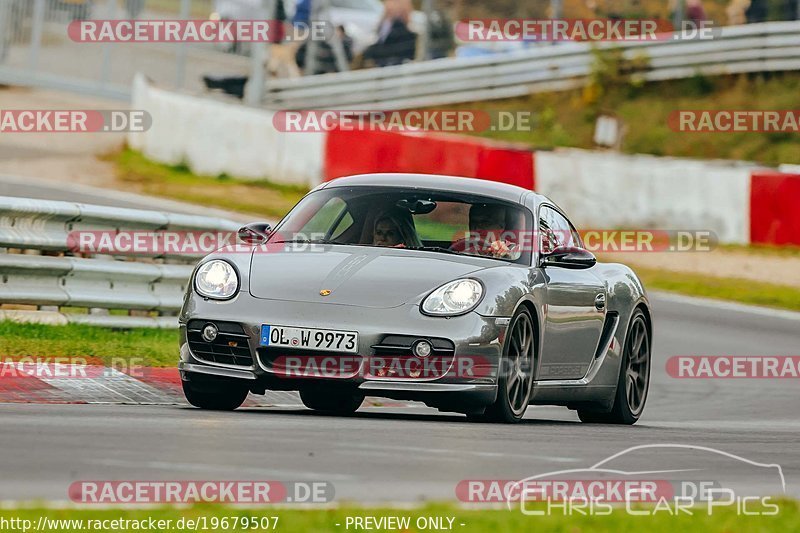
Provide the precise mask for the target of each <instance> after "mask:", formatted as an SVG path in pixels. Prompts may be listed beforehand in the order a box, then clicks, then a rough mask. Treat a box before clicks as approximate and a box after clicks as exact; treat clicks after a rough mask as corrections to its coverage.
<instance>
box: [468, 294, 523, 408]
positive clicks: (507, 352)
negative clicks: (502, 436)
mask: <svg viewBox="0 0 800 533" xmlns="http://www.w3.org/2000/svg"><path fill="white" fill-rule="evenodd" d="M534 331H535V330H534V326H533V319H532V318H531V314H530V312H529V311H528V310H527V309H525V308H524V307H523V308H521V309H520V310H519V311H517V314H516V315H514V318H512V319H511V324H509V326H508V333H507V334H506V341H505V345H504V349H503V358H502V360H501V361H500V375H499V376H498V379H497V400H495V402H494V403H493V404H492V405H490V406H489V407H487V408H486V412H485V413H484V414H482V415H477V416H476V415H468V418H469V419H470V420H475V421H488V422H502V423H506V424H513V423H516V422H519V421H520V420H522V417H523V416H525V411H526V410H527V409H528V402H529V401H530V399H531V394H532V393H533V374H534V368H535V361H536V356H535V354H536V335H535V334H534Z"/></svg>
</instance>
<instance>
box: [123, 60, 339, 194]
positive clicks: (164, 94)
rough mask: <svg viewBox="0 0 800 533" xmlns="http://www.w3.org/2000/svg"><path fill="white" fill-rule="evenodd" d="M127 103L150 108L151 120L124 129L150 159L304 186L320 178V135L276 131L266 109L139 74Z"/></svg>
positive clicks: (134, 145)
mask: <svg viewBox="0 0 800 533" xmlns="http://www.w3.org/2000/svg"><path fill="white" fill-rule="evenodd" d="M131 108H132V109H142V110H145V111H147V112H149V113H150V115H151V116H152V119H153V123H152V126H151V128H150V129H149V130H148V131H146V132H142V133H131V134H129V136H128V144H129V145H130V146H131V148H134V149H136V150H139V151H141V152H142V153H143V154H144V155H146V156H147V157H148V158H150V159H152V160H154V161H159V162H161V163H166V164H172V165H174V164H179V163H186V165H188V167H189V168H190V169H191V170H192V171H193V172H194V173H196V174H200V175H207V176H217V175H220V174H223V173H225V174H228V175H231V176H236V177H240V178H252V179H269V180H270V181H274V182H276V183H285V184H296V185H305V186H308V187H313V186H315V185H317V184H319V183H320V181H321V179H322V161H323V149H324V143H325V135H324V134H322V133H283V132H279V131H277V130H276V129H275V126H274V125H273V122H272V120H273V115H274V113H272V112H270V111H267V110H263V109H256V108H252V107H247V106H244V105H242V104H239V103H228V102H223V101H218V100H213V99H209V98H202V97H195V96H188V95H184V94H179V93H173V92H169V91H165V90H162V89H158V88H156V87H152V86H150V85H149V84H148V83H147V81H146V80H145V79H144V77H143V76H137V78H136V80H135V81H134V85H133V102H132V105H131Z"/></svg>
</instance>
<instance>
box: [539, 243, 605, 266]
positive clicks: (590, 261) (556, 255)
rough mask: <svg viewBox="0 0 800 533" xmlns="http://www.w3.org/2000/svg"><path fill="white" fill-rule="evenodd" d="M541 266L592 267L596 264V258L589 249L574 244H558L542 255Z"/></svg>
mask: <svg viewBox="0 0 800 533" xmlns="http://www.w3.org/2000/svg"><path fill="white" fill-rule="evenodd" d="M541 263H542V266H543V267H549V266H550V267H561V268H572V269H581V268H592V267H593V266H594V265H596V264H597V258H596V257H595V256H594V254H593V253H592V252H590V251H589V250H584V249H583V248H577V247H574V246H559V247H558V248H556V249H555V250H553V251H552V252H550V253H549V254H547V255H545V256H543V257H542V262H541Z"/></svg>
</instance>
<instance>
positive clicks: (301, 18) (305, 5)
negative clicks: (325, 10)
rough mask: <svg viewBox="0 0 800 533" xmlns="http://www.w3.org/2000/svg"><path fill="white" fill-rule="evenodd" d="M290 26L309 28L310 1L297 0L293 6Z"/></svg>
mask: <svg viewBox="0 0 800 533" xmlns="http://www.w3.org/2000/svg"><path fill="white" fill-rule="evenodd" d="M292 24H293V25H294V26H306V27H308V26H310V24H311V0H299V1H298V2H297V6H295V11H294V17H292Z"/></svg>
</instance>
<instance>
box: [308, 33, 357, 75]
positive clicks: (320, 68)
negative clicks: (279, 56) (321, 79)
mask: <svg viewBox="0 0 800 533" xmlns="http://www.w3.org/2000/svg"><path fill="white" fill-rule="evenodd" d="M336 34H337V35H338V36H339V40H340V41H341V43H342V48H343V49H344V55H345V59H346V61H347V63H350V62H351V61H352V60H353V39H351V38H350V36H348V35H347V32H345V29H344V26H338V27H337V28H336ZM307 50H308V43H303V44H302V45H301V46H300V48H298V50H297V55H296V56H295V60H296V61H297V66H298V67H300V69H301V70H302V69H305V66H306V51H307ZM338 70H339V68H338V65H337V64H336V55H335V54H334V51H333V46H331V43H330V42H329V41H324V42H320V43H318V44H317V61H316V63H315V66H314V72H313V73H312V74H327V73H329V72H338Z"/></svg>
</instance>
